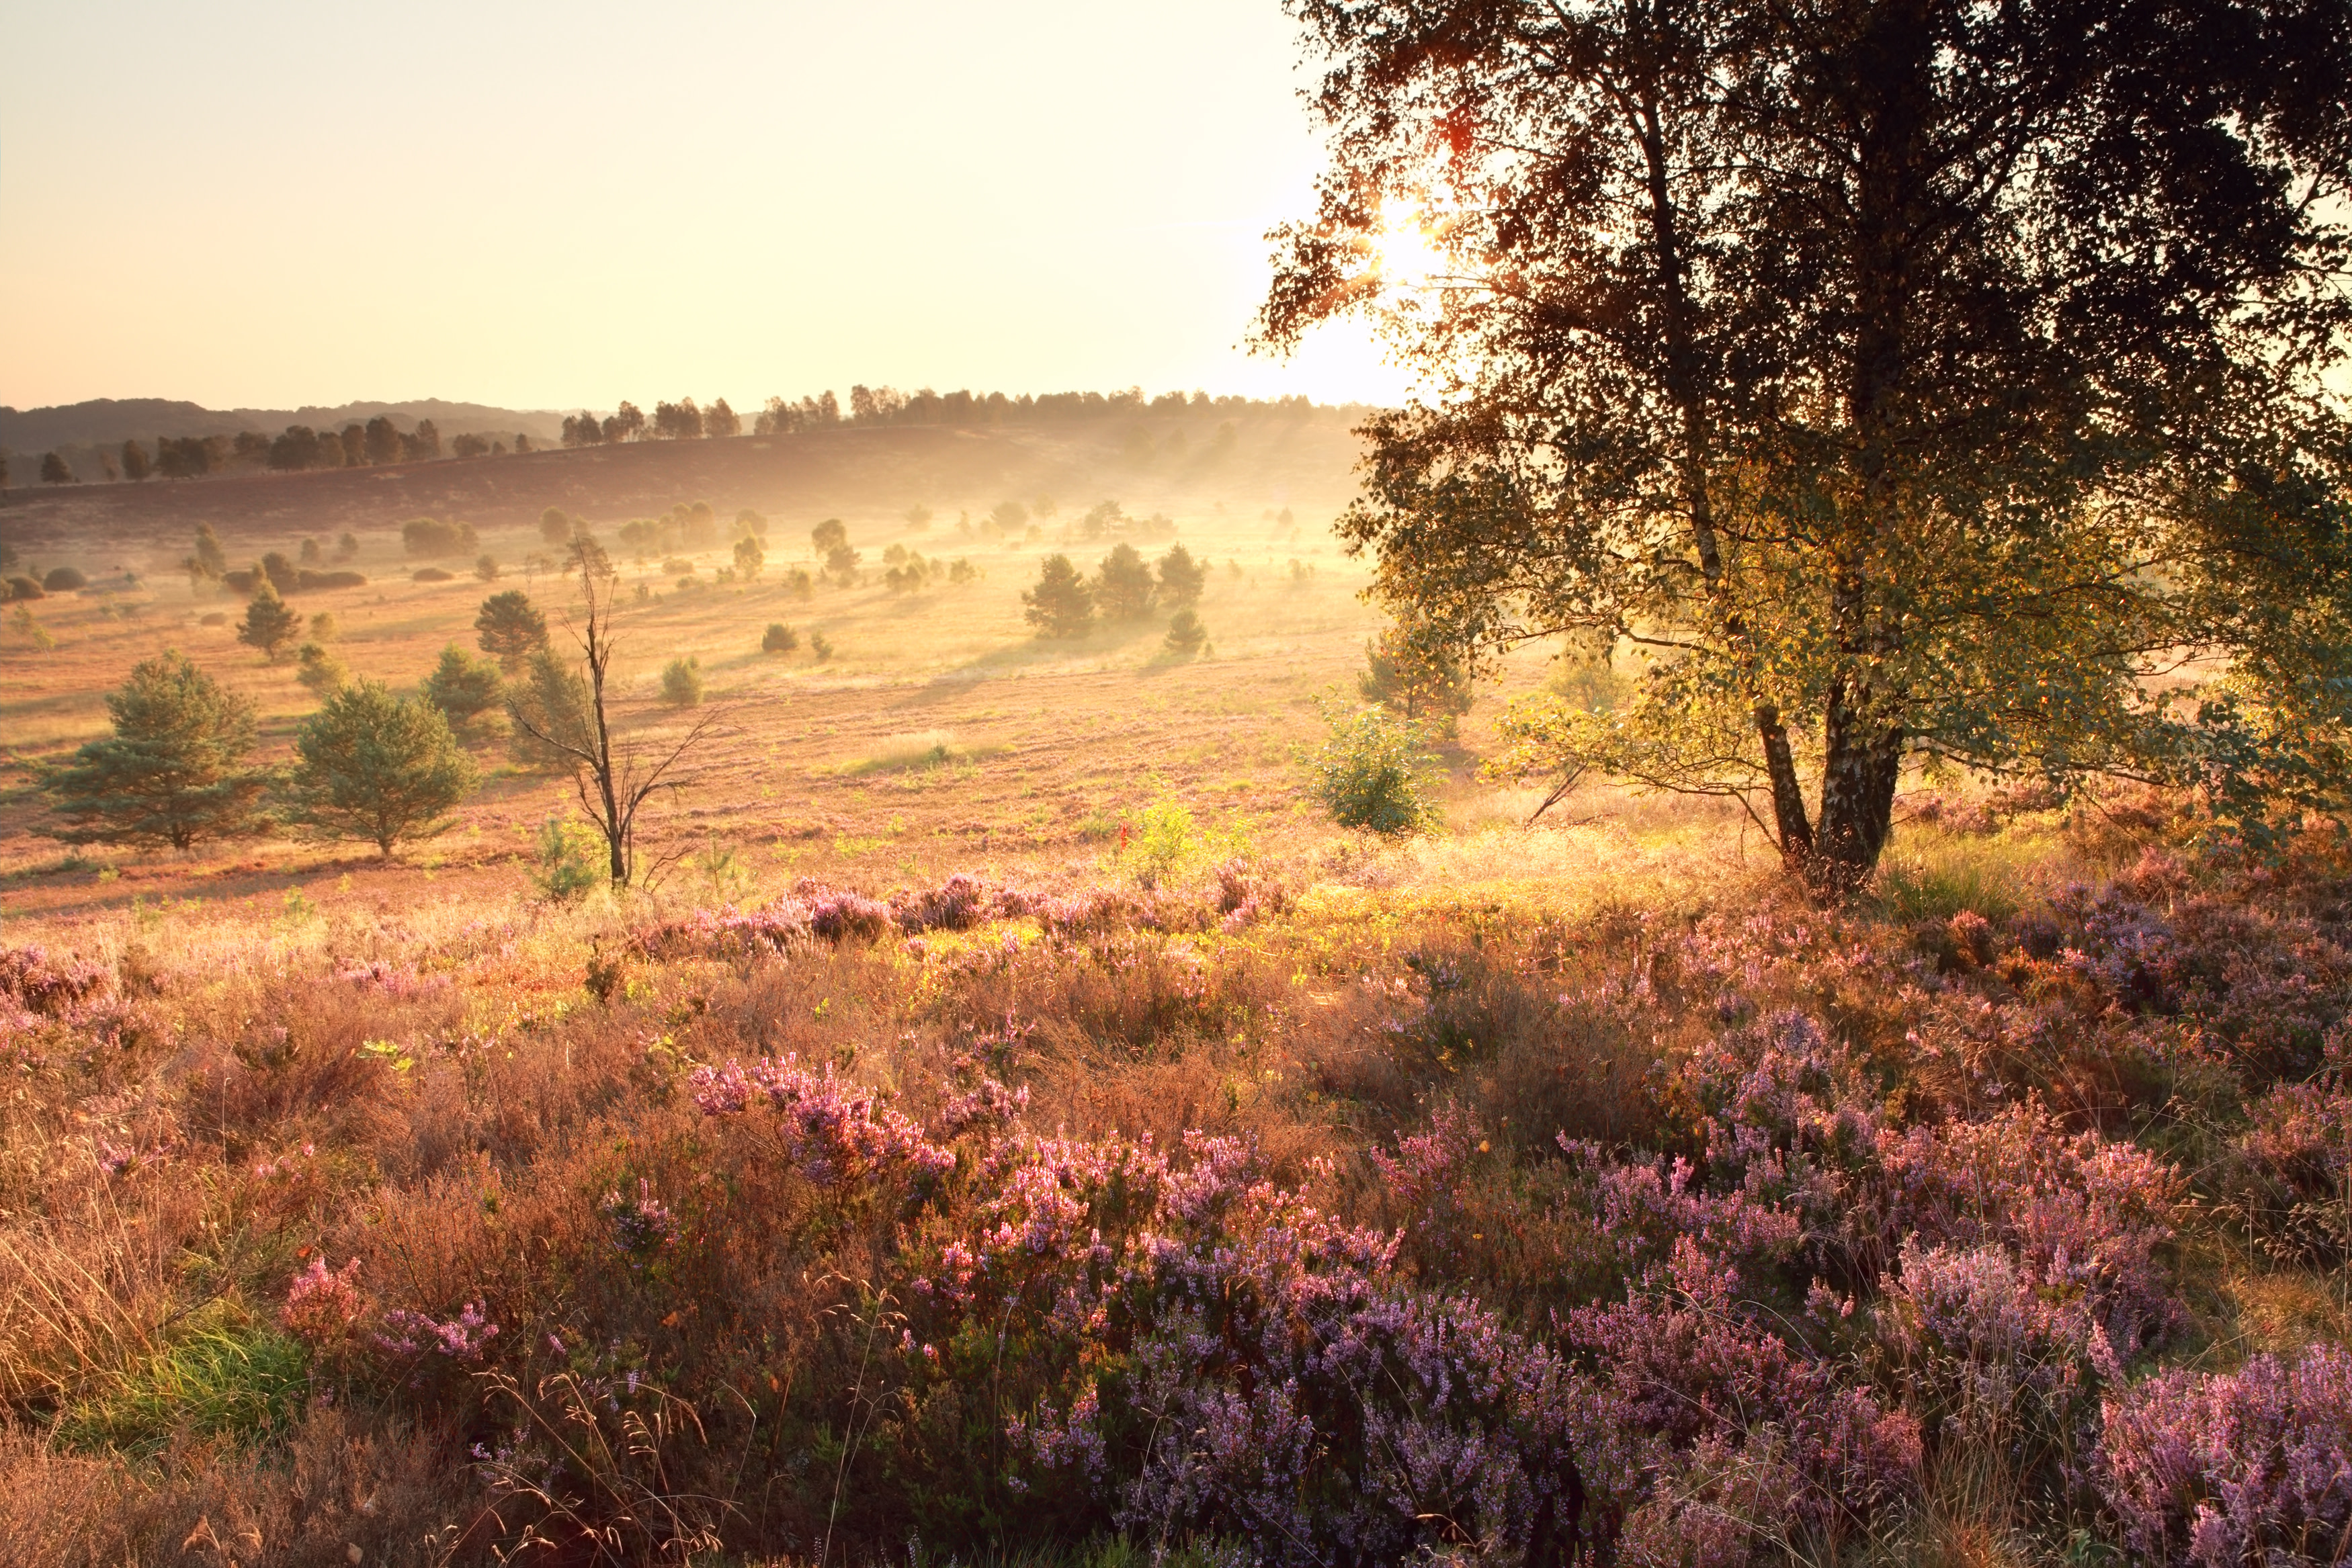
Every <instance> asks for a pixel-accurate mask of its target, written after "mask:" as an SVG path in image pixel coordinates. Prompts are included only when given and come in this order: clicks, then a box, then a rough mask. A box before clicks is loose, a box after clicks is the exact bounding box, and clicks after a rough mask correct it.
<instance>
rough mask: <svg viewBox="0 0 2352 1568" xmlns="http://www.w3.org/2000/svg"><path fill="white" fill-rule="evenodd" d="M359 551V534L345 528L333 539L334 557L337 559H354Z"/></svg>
mask: <svg viewBox="0 0 2352 1568" xmlns="http://www.w3.org/2000/svg"><path fill="white" fill-rule="evenodd" d="M359 553H360V537H359V535H357V534H355V533H352V532H351V531H350V530H348V529H346V530H345V531H344V532H343V533H341V535H339V536H337V538H336V539H335V559H337V560H352V559H356V558H357V557H358V555H359Z"/></svg>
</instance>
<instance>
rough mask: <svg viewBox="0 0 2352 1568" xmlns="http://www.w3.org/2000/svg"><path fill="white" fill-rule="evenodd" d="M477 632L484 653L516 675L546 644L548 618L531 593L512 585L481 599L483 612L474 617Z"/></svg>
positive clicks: (479, 644)
mask: <svg viewBox="0 0 2352 1568" xmlns="http://www.w3.org/2000/svg"><path fill="white" fill-rule="evenodd" d="M474 632H475V642H476V643H477V645H478V646H479V647H480V648H481V650H482V652H483V653H488V655H489V656H490V657H492V658H493V659H496V660H497V661H498V662H499V668H501V669H503V670H505V671H506V672H507V674H514V673H515V672H516V671H518V670H520V669H521V668H522V667H523V665H524V664H528V663H529V662H530V657H531V655H532V654H534V653H539V652H541V650H542V649H544V648H545V647H546V646H547V617H546V616H544V615H542V614H541V613H540V612H539V610H538V608H537V606H535V605H533V604H532V603H531V601H530V595H528V594H526V593H524V592H523V591H522V590H521V589H520V588H509V589H508V590H507V591H505V592H504V593H493V594H491V595H490V596H489V597H488V599H485V600H483V601H482V609H481V612H480V613H479V614H478V615H476V616H475V617H474Z"/></svg>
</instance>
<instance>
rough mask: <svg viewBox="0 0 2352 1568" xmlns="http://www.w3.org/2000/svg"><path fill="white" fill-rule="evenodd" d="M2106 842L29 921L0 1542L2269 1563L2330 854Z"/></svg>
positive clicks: (468, 1553) (2337, 1139) (3, 1350)
mask: <svg viewBox="0 0 2352 1568" xmlns="http://www.w3.org/2000/svg"><path fill="white" fill-rule="evenodd" d="M1938 810H1940V808H1938ZM2124 815H2126V813H2123V812H2122V810H2121V808H2120V807H2118V808H2117V810H2115V811H2110V812H2107V813H2105V814H2104V815H2101V816H2095V817H2094V816H2089V815H2085V816H2084V818H2082V819H2078V820H2075V821H2074V823H2073V825H2072V826H2069V827H2065V828H2064V829H2063V831H2062V830H2061V829H2060V828H2059V827H2058V826H2055V825H2053V824H2056V823H2057V822H2058V817H2057V815H2056V814H2055V813H2040V814H2037V815H2036V816H2035V817H2034V819H2033V821H2032V824H2030V825H2028V826H2021V827H2016V828H2004V827H2002V826H2001V825H2000V823H1999V822H1997V821H1983V822H1977V823H1973V824H1967V823H1962V824H1960V825H1952V824H1951V823H1949V822H1947V823H1946V825H1943V826H1937V827H1933V828H1929V827H1922V828H1921V829H1919V830H1917V831H1916V834H1915V838H1916V842H1917V844H1918V845H1919V847H1920V852H1921V853H1922V854H1926V853H1928V852H1933V853H1934V854H1936V855H1938V856H1941V857H1943V859H1944V862H1946V863H1947V864H1952V863H1958V862H1964V861H1969V860H1970V859H1971V858H1973V860H1974V861H1975V862H1976V863H1978V864H1979V867H1980V868H1984V867H1990V868H1996V869H1995V870H1994V871H1987V872H1986V873H1985V874H1984V875H1983V876H1980V877H1979V878H1978V880H1977V881H1976V882H1974V883H1962V884H1961V885H1963V886H1964V887H1976V888H1979V889H1980V888H1981V887H1983V886H1985V885H1987V884H1989V883H1990V881H1991V880H1992V879H1993V877H1994V876H1995V874H1996V873H1997V874H1998V875H1999V877H2000V879H2001V880H2000V886H2001V887H2002V888H2003V889H2004V890H2005V896H2004V897H2003V898H2002V899H2000V900H1998V901H1996V900H1991V899H1978V900H1975V901H1973V902H1974V904H1975V905H1976V906H1973V907H1971V906H1962V907H1957V908H1938V907H1937V906H1936V903H1935V900H1934V898H1933V897H1931V896H1927V895H1926V894H1922V892H1921V891H1920V890H1921V888H1922V886H1923V885H1929V886H1930V889H1931V891H1932V885H1933V884H1932V883H1931V879H1930V878H1929V877H1928V875H1927V872H1925V871H1923V870H1922V869H1921V862H1916V861H1906V862H1903V864H1902V866H1901V867H1899V868H1897V869H1898V870H1899V871H1900V872H1901V876H1900V877H1897V876H1890V877H1889V878H1887V879H1885V887H1884V890H1883V891H1881V892H1878V893H1875V894H1872V895H1869V896H1865V897H1863V898H1860V899H1857V900H1855V901H1853V902H1851V903H1849V904H1845V905H1843V906H1838V907H1822V906H1820V905H1816V904H1811V903H1809V902H1807V901H1805V900H1804V899H1803V898H1802V896H1801V894H1798V893H1796V892H1792V891H1791V890H1790V888H1789V887H1788V886H1787V885H1786V884H1784V883H1780V882H1779V881H1778V880H1777V879H1773V880H1762V879H1759V880H1748V879H1745V878H1742V877H1738V876H1729V877H1717V878H1716V879H1713V880H1711V881H1696V880H1695V881H1688V882H1685V883H1682V884H1680V885H1679V886H1677V887H1675V888H1672V889H1668V890H1665V891H1662V892H1661V893H1660V894H1658V895H1657V896H1655V897H1645V898H1644V899H1643V902H1642V904H1641V905H1640V906H1639V907H1634V906H1632V905H1629V904H1620V903H1613V902H1610V901H1608V900H1606V899H1602V900H1601V901H1599V902H1595V901H1594V899H1593V898H1592V897H1591V888H1590V887H1570V886H1564V885H1560V884H1554V883H1507V882H1506V883H1497V882H1488V883H1484V884H1481V885H1480V886H1479V887H1478V889H1477V890H1476V891H1475V892H1471V891H1463V890H1462V889H1461V886H1460V883H1459V882H1458V880H1457V879H1455V878H1454V877H1452V876H1450V875H1431V874H1426V873H1423V872H1421V871H1417V870H1416V869H1415V866H1416V864H1417V863H1418V862H1414V861H1413V859H1412V856H1413V855H1415V854H1421V855H1429V854H1435V853H1439V852H1441V851H1440V850H1439V849H1437V848H1434V847H1433V848H1426V849H1423V850H1408V849H1392V850H1375V851H1372V852H1370V858H1369V859H1365V860H1359V861H1347V862H1333V861H1331V860H1329V859H1328V858H1325V859H1320V860H1318V859H1316V858H1314V857H1312V856H1309V855H1305V854H1296V855H1291V856H1289V857H1287V858H1286V857H1284V856H1282V855H1276V854H1271V853H1262V854H1259V855H1255V856H1244V857H1243V858H1240V859H1235V860H1229V861H1225V862H1218V863H1215V864H1212V865H1203V866H1195V867H1192V868H1191V869H1188V870H1183V871H1181V872H1180V873H1176V874H1171V875H1154V876H1153V877H1152V878H1151V883H1150V885H1149V886H1146V885H1144V884H1143V883H1142V882H1141V881H1140V880H1139V879H1138V878H1137V877H1135V876H1132V875H1127V876H1122V875H1120V874H1119V873H1118V869H1117V861H1116V859H1115V858H1108V859H1107V860H1106V862H1101V863H1100V864H1098V866H1097V868H1095V869H1092V870H1089V871H1087V872H1085V873H1080V872H1079V871H1077V870H1075V869H1073V870H1070V871H1066V872H1064V873H1028V874H1024V875H1022V876H1007V875H1004V874H1003V873H998V872H994V871H984V870H979V869H975V870H971V871H967V872H962V873H954V874H951V875H948V876H944V877H940V878H937V879H928V880H906V881H896V882H894V881H889V880H872V881H866V882H862V883H856V884H855V885H852V884H851V883H850V882H849V881H848V880H847V879H842V880H839V881H819V880H812V879H807V878H803V879H800V880H799V881H797V882H795V883H793V884H791V885H790V886H789V887H788V888H787V889H786V890H784V891H782V892H779V893H777V894H774V895H772V896H767V897H759V896H753V897H751V898H749V899H747V900H745V901H744V902H742V903H741V904H708V905H698V904H695V903H694V902H693V901H690V900H689V901H686V902H678V901H675V900H674V901H671V902H669V903H667V904H664V903H662V902H660V901H657V900H653V899H644V898H639V899H634V900H631V901H629V902H625V903H624V902H619V901H615V900H613V899H611V898H608V897H604V896H601V895H600V896H599V897H597V898H594V899H590V900H586V901H572V902H562V901H555V900H550V901H546V902H520V901H518V902H514V903H511V904H466V905H458V906H450V907H448V908H447V909H446V912H445V911H439V910H433V909H429V908H417V909H409V910H403V911H384V912H379V913H377V914H376V915H373V916H372V917H371V916H368V915H363V914H345V915H336V916H334V917H332V918H312V919H310V920H307V921H304V922H299V923H296V922H287V921H283V920H281V921H278V922H277V923H275V924H274V925H269V926H268V927H265V928H257V929H251V930H247V929H239V928H234V927H230V926H228V925H226V924H225V923H224V924H222V925H205V926H189V927H187V928H185V929H180V928H175V927H174V926H173V925H170V924H168V923H158V922H156V921H153V920H142V919H140V918H137V917H135V916H134V917H132V918H130V919H125V920H121V921H119V922H113V923H108V922H98V921H93V922H90V923H88V924H85V925H80V926H76V927H58V928H56V929H55V930H53V931H52V932H49V933H45V935H46V936H50V937H51V938H52V939H51V940H48V941H45V942H44V943H41V944H38V945H35V944H31V943H23V942H19V943H16V944H14V945H11V946H7V947H6V948H5V951H0V1061H5V1064H6V1067H7V1071H8V1072H9V1076H10V1087H9V1096H8V1099H7V1101H6V1103H5V1112H0V1115H5V1150H4V1151H0V1155H5V1157H0V1186H5V1197H0V1211H5V1214H0V1286H5V1288H0V1399H5V1413H6V1414H5V1419H6V1429H5V1437H0V1444H5V1447H0V1469H5V1479H6V1484H7V1486H8V1488H9V1490H10V1494H11V1496H12V1498H13V1499H16V1500H18V1506H16V1507H15V1508H14V1509H12V1511H10V1517H9V1520H8V1521H7V1522H6V1523H5V1525H0V1543H5V1546H6V1548H7V1551H6V1553H5V1554H6V1555H8V1556H10V1557H11V1560H26V1561H58V1562H69V1561H99V1560H120V1559H125V1558H131V1557H138V1558H141V1559H142V1560H143V1559H144V1558H146V1557H150V1556H155V1555H157V1554H159V1553H161V1554H163V1555H166V1556H168V1555H169V1553H171V1552H173V1551H175V1550H178V1549H180V1548H181V1546H182V1543H183V1542H193V1544H192V1545H190V1546H189V1547H188V1548H187V1549H188V1550H189V1551H191V1552H197V1553H199V1554H217V1555H220V1556H221V1557H223V1558H224V1560H234V1561H236V1562H238V1563H248V1564H250V1563H348V1562H349V1561H352V1559H351V1558H350V1556H349V1555H348V1554H349V1552H351V1551H352V1550H353V1549H356V1550H358V1552H360V1553H361V1558H360V1559H359V1560H362V1561H385V1562H395V1563H404V1562H416V1563H472V1562H483V1563H488V1562H495V1561H499V1560H500V1559H501V1558H502V1557H511V1556H513V1555H514V1554H515V1553H517V1552H534V1553H538V1554H541V1555H545V1556H547V1557H548V1558H550V1559H551V1560H552V1561H559V1562H589V1561H595V1560H599V1559H600V1557H601V1558H602V1559H603V1560H616V1561H632V1562H634V1561H662V1560H667V1561H682V1560H685V1559H688V1558H689V1557H691V1558H695V1559H697V1560H715V1559H717V1558H719V1557H720V1556H723V1557H724V1558H725V1559H726V1560H730V1561H737V1560H740V1561H793V1562H803V1561H810V1562H813V1561H816V1560H818V1559H819V1558H820V1557H825V1558H832V1557H839V1558H842V1559H843V1560H851V1561H860V1562H870V1561H877V1560H879V1559H882V1558H885V1557H895V1556H897V1555H898V1554H901V1553H910V1554H913V1555H915V1556H916V1557H918V1558H922V1557H929V1556H937V1557H940V1559H941V1560H945V1559H946V1558H948V1557H950V1556H960V1557H962V1558H964V1559H968V1560H971V1559H977V1558H982V1557H988V1556H990V1555H991V1554H992V1553H1003V1552H1007V1551H1010V1550H1013V1549H1016V1548H1018V1549H1020V1550H1024V1551H1035V1552H1047V1553H1049V1554H1066V1555H1070V1556H1072V1557H1073V1558H1076V1557H1078V1556H1085V1555H1088V1554H1100V1553H1103V1552H1155V1553H1165V1552H1187V1553H1194V1554H1199V1555H1202V1556H1203V1557H1213V1558H1215V1559H1217V1560H1218V1561H1239V1562H1262V1563H1285V1564H1293V1563H1296V1564H1305V1563H1337V1562H1342V1561H1345V1562H1350V1563H1381V1562H1402V1561H1405V1560H1408V1559H1412V1558H1415V1557H1419V1556H1425V1555H1440V1556H1452V1557H1455V1558H1460V1559H1463V1560H1486V1559H1487V1558H1494V1559H1496V1560H1507V1561H1511V1562H1515V1563H1516V1562H1521V1561H1526V1562H1534V1563H1565V1562H1569V1561H1571V1560H1578V1559H1580V1558H1581V1559H1589V1560H1591V1561H1596V1562H1598V1561H1614V1562H1620V1563H1691V1564H1699V1563H1705V1564H1736V1563H1773V1562H1781V1561H1790V1560H1803V1561H1808V1562H1825V1561H1833V1560H1853V1561H1872V1560H1877V1559H1882V1558H1884V1559H1888V1560H1895V1559H1900V1560H1913V1559H1925V1558H1929V1557H1934V1556H1938V1555H1961V1554H1970V1553H1973V1554H1976V1555H1979V1556H1982V1555H1985V1554H1988V1553H1989V1554H1990V1555H1993V1556H1999V1557H2001V1558H2003V1559H2004V1560H2006V1559H2008V1558H2016V1559H2019V1560H2023V1559H2025V1558H2027V1557H2031V1556H2034V1555H2038V1554H2043V1553H2048V1554H2056V1553H2058V1552H2072V1553H2074V1554H2076V1555H2078V1556H2081V1555H2084V1554H2089V1555H2091V1556H2097V1555H2099V1554H2102V1553H2105V1554H2108V1555H2109V1556H2111V1557H2117V1558H2118V1559H2120V1558H2121V1557H2128V1558H2130V1559H2132V1560H2149V1561H2161V1562H2178V1563H2243V1562H2253V1561H2261V1562H2265V1563H2295V1562H2312V1563H2319V1562H2333V1561H2336V1560H2337V1557H2338V1555H2339V1553H2340V1552H2342V1551H2343V1550H2344V1548H2345V1543H2346V1539H2347V1537H2346V1533H2345V1531H2346V1527H2347V1518H2352V1479H2347V1477H2352V1468H2348V1467H2352V1380H2347V1375H2346V1372H2345V1364H2344V1357H2343V1352H2342V1350H2341V1349H2340V1348H2339V1347H2340V1343H2341V1340H2342V1338H2343V1315H2342V1309H2341V1306H2340V1302H2341V1300H2342V1281H2341V1274H2340V1270H2342V1269H2343V1267H2344V1266H2345V1263H2346V1260H2347V1255H2352V1238H2347V1223H2348V1222H2347V1208H2346V1205H2345V1201H2344V1197H2343V1195H2344V1193H2345V1191H2346V1180H2347V1174H2346V1173H2347V1170H2352V1144H2347V1134H2346V1128H2347V1125H2352V1113H2347V1085H2346V1082H2345V1072H2346V1062H2345V1059H2344V1050H2345V1047H2344V1044H2343V1041H2344V1022H2345V1017H2346V1014H2347V1006H2352V943H2347V936H2352V925H2347V911H2352V896H2348V895H2352V862H2346V861H2345V860H2344V859H2343V858H2342V857H2341V852H2340V851H2339V849H2338V848H2337V846H2336V843H2335V841H2334V840H2333V839H2332V838H2331V837H2329V836H2327V835H2326V834H2322V833H2317V832H2314V833H2311V834H2308V835H2306V836H2305V837H2304V838H2302V839H2299V840H2297V841H2294V842H2293V843H2292V844H2291V845H2289V846H2288V848H2287V851H2286V852H2285V853H2284V854H2283V855H2280V856H2277V857H2274V858H2270V859H2256V858H2249V857H2231V856H2229V855H2225V854H2222V853H2221V852H2216V851H2214V850H2211V849H2210V848H2200V847H2197V846H2196V845H2195V844H2194V843H2193V842H2192V841H2190V839H2189V836H2188V834H2187V833H2186V831H2178V832H2176V831H2171V830H2169V829H2168V827H2166V825H2165V822H2164V820H2163V819H2161V818H2160V817H2158V816H2156V815H2154V814H2150V815H2149V816H2148V822H2149V823H2150V824H2152V825H2149V826H2146V827H2144V828H2143V829H2141V830H2139V831H2133V832H2128V833H2126V832H2125V831H2122V830H2121V829H2118V828H2117V827H2116V825H2115V823H2116V820H2117V819H2118V818H2119V817H2122V816H2124ZM1458 852H1460V851H1448V852H1447V853H1458ZM2002 867H2005V868H2007V869H2005V870H2000V869H1999V868H2002ZM1904 878H1908V880H1903V879H1904ZM1951 884H1952V883H1951V880H1950V879H1947V882H1946V883H1944V884H1941V885H1947V886H1948V885H1951ZM207 1541H213V1542H217V1543H218V1544H217V1545H207V1544H205V1542H207ZM910 1543H912V1544H910Z"/></svg>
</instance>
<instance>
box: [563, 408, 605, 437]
mask: <svg viewBox="0 0 2352 1568" xmlns="http://www.w3.org/2000/svg"><path fill="white" fill-rule="evenodd" d="M563 444H564V445H566V446H601V445H603V444H604V426H603V425H602V424H599V423H597V422H596V416H595V415H594V414H593V413H586V412H584V411H583V412H582V413H573V414H566V415H564V418H563Z"/></svg>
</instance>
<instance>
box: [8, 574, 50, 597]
mask: <svg viewBox="0 0 2352 1568" xmlns="http://www.w3.org/2000/svg"><path fill="white" fill-rule="evenodd" d="M6 586H7V590H8V591H7V594H6V597H7V598H8V599H9V600H11V601H19V600H27V599H45V598H47V596H48V595H47V590H45V589H43V588H42V587H41V585H40V584H39V583H38V582H37V581H36V580H33V579H32V578H29V577H23V576H14V577H11V578H9V579H8V580H7V584H6Z"/></svg>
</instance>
